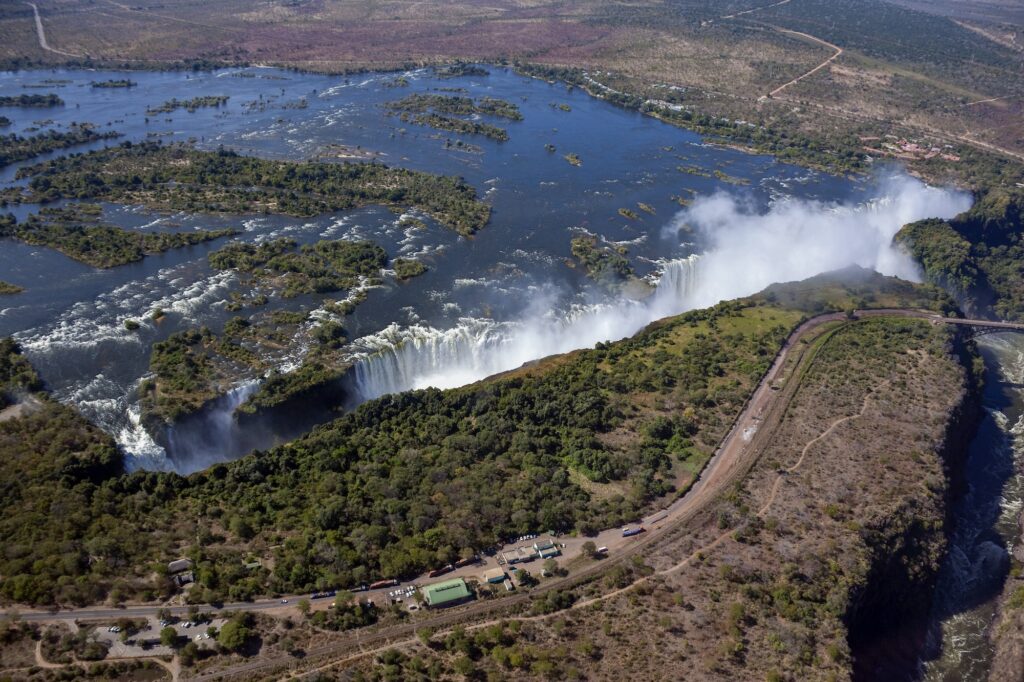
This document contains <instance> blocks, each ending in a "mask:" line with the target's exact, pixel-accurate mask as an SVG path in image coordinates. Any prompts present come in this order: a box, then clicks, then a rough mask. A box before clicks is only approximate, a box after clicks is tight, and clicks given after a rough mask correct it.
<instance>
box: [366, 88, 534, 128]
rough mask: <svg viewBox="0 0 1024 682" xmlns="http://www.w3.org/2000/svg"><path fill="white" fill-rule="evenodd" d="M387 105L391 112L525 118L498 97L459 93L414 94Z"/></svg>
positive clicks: (509, 103)
mask: <svg viewBox="0 0 1024 682" xmlns="http://www.w3.org/2000/svg"><path fill="white" fill-rule="evenodd" d="M386 107H387V109H388V111H390V112H402V111H408V112H410V113H417V114H419V113H425V112H428V111H434V112H436V113H439V114H449V115H454V116H471V115H473V114H480V115H483V116H497V117H500V118H507V119H508V120H510V121H522V120H523V115H522V113H520V111H519V107H518V106H516V105H515V104H514V103H512V102H509V101H507V100H503V99H499V98H497V97H481V98H479V99H477V100H474V99H473V98H472V97H460V96H458V95H434V94H427V95H424V94H413V95H409V96H408V97H403V98H402V99H400V100H395V101H394V102H388V103H387V105H386Z"/></svg>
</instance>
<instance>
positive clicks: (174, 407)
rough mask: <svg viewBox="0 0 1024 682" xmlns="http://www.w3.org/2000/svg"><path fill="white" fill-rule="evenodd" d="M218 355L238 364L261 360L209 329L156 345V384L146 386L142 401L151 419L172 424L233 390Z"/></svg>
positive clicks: (151, 364) (153, 356) (152, 366)
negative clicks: (227, 391) (217, 359)
mask: <svg viewBox="0 0 1024 682" xmlns="http://www.w3.org/2000/svg"><path fill="white" fill-rule="evenodd" d="M214 354H221V355H225V356H228V357H230V358H232V359H235V360H236V361H245V360H247V361H249V362H248V363H246V364H257V363H258V360H257V359H256V358H255V356H253V355H252V353H251V352H247V351H246V349H244V348H242V347H241V346H239V345H237V344H234V343H232V342H231V341H230V340H221V339H218V338H216V337H215V336H214V335H213V333H212V332H210V330H209V329H206V328H205V327H204V328H203V329H201V330H194V329H192V330H188V331H183V332H178V333H177V334H174V335H172V336H170V337H169V338H168V339H167V340H166V341H159V342H157V343H154V344H153V350H152V353H151V354H150V360H149V369H150V371H151V372H152V373H153V374H154V376H155V380H154V381H147V382H144V384H143V387H142V390H141V391H140V392H141V393H142V395H141V399H142V406H143V410H144V412H145V413H146V416H147V417H150V416H153V415H155V416H158V417H159V418H161V419H163V420H164V421H167V422H171V421H174V420H175V419H179V418H181V417H183V416H185V415H186V414H189V413H191V412H195V411H196V410H198V409H199V408H201V407H202V406H203V405H205V404H206V403H207V402H209V401H211V400H214V399H215V398H217V397H218V396H219V395H221V394H222V393H223V392H224V391H226V390H228V388H229V386H230V383H231V382H230V377H229V376H227V373H226V372H223V371H221V369H220V367H219V366H218V365H217V364H216V363H215V362H214V360H213V357H211V356H213V355H214Z"/></svg>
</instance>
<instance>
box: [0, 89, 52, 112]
mask: <svg viewBox="0 0 1024 682" xmlns="http://www.w3.org/2000/svg"><path fill="white" fill-rule="evenodd" d="M61 106H64V100H62V99H61V98H60V97H58V96H57V95H54V94H52V93H51V94H48V95H17V96H7V97H0V107H22V108H39V109H45V108H48V107H61Z"/></svg>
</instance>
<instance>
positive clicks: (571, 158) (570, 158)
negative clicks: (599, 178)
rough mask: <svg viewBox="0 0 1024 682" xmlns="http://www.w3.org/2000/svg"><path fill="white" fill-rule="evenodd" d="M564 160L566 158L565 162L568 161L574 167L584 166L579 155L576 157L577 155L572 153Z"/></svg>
mask: <svg viewBox="0 0 1024 682" xmlns="http://www.w3.org/2000/svg"><path fill="white" fill-rule="evenodd" d="M563 158H565V160H566V161H568V162H569V163H570V164H571V165H573V166H582V165H583V160H582V159H580V157H579V156H578V155H576V154H575V153H572V152H570V153H568V154H566V155H565V156H564V157H563Z"/></svg>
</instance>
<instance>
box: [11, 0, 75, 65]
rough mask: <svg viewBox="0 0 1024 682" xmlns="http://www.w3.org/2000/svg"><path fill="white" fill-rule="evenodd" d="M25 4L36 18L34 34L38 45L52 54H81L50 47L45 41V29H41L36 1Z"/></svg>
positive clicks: (41, 21) (66, 55)
mask: <svg viewBox="0 0 1024 682" xmlns="http://www.w3.org/2000/svg"><path fill="white" fill-rule="evenodd" d="M25 4H26V5H29V6H30V7H31V8H32V13H33V14H34V15H35V18H36V36H37V37H38V38H39V47H41V48H42V49H44V50H46V51H47V52H53V53H54V54H59V55H64V56H65V57H81V56H82V55H80V54H75V53H73V52H65V51H64V50H58V49H57V48H55V47H50V44H49V43H48V42H46V31H45V30H44V29H43V20H42V18H41V17H40V16H39V8H38V7H36V3H34V2H26V3H25Z"/></svg>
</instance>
